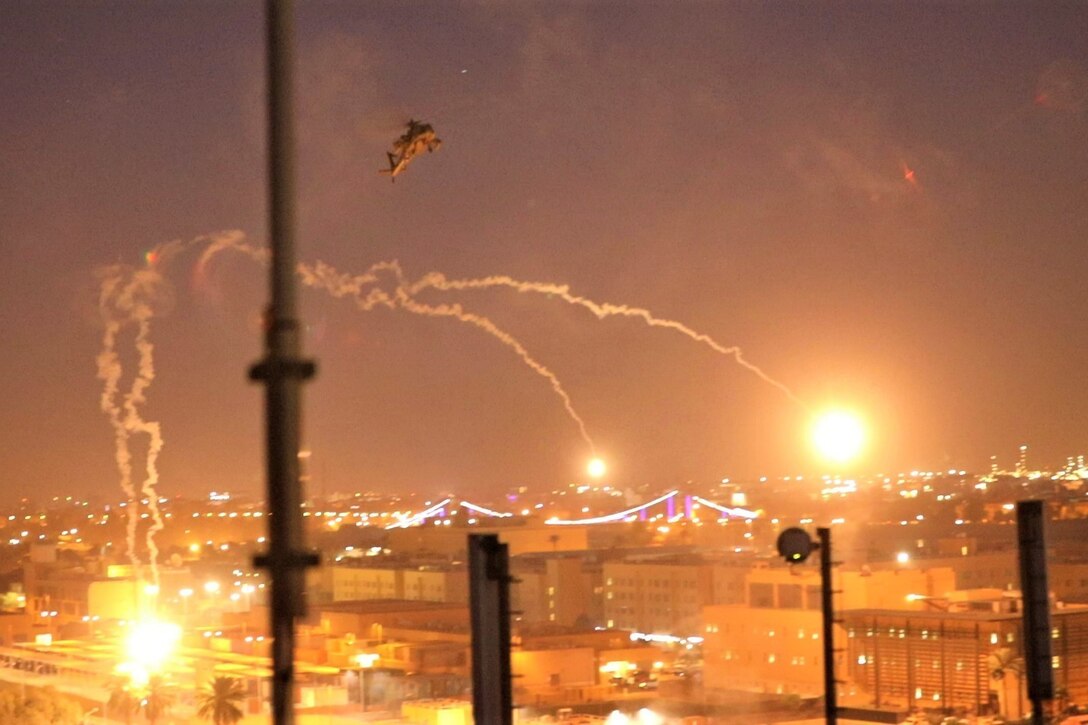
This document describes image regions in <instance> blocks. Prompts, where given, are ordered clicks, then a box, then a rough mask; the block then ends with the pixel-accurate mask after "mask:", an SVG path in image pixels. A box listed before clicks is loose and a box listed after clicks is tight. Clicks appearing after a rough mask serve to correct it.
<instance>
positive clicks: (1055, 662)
mask: <svg viewBox="0 0 1088 725" xmlns="http://www.w3.org/2000/svg"><path fill="white" fill-rule="evenodd" d="M1050 666H1051V667H1052V668H1054V669H1055V670H1059V669H1061V666H1062V658H1061V657H1060V656H1058V655H1054V656H1053V657H1051V658H1050Z"/></svg>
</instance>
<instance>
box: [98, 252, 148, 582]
mask: <svg viewBox="0 0 1088 725" xmlns="http://www.w3.org/2000/svg"><path fill="white" fill-rule="evenodd" d="M151 259H153V257H152V256H151V255H149V260H151ZM100 275H101V277H102V285H101V290H100V294H99V311H100V313H101V315H102V318H103V320H104V322H105V327H106V330H105V333H104V334H103V338H102V351H101V352H100V353H99V355H98V377H99V378H100V379H101V380H102V381H103V389H102V396H101V398H100V406H101V408H102V410H103V412H105V413H106V415H107V416H108V417H109V420H110V425H111V426H112V427H113V431H114V445H115V458H116V462H117V468H118V472H119V473H120V476H121V488H122V490H123V491H124V493H125V496H126V498H127V501H126V505H125V545H126V549H127V554H128V558H129V561H131V562H132V565H133V567H134V568H135V570H136V571H137V573H139V572H140V570H141V567H142V562H141V560H140V557H139V555H138V554H137V551H136V529H137V526H138V524H139V520H140V512H139V508H140V503H141V499H140V496H139V495H138V493H139V494H143V495H144V496H146V498H147V501H148V504H147V505H148V511H149V514H150V516H151V519H152V523H151V525H150V526H149V527H148V530H147V538H146V544H147V550H148V565H149V567H150V570H151V576H152V580H153V582H154V583H155V584H158V566H157V564H158V550H157V548H156V547H155V541H154V539H155V534H156V533H157V532H158V531H160V530H161V529H162V516H161V515H160V513H159V507H158V494H157V493H156V492H155V484H156V483H157V482H158V468H157V462H158V455H159V451H161V450H162V434H161V430H160V427H159V424H158V423H155V422H149V421H146V420H144V418H143V416H142V415H141V414H140V408H141V406H143V404H144V403H145V402H146V401H147V396H146V393H147V388H148V387H149V386H150V385H151V383H152V381H153V380H154V379H155V365H154V347H153V346H152V344H151V341H150V332H151V319H152V317H153V316H154V311H153V309H152V303H153V301H154V299H155V298H156V296H157V294H158V291H157V290H158V287H159V286H160V285H161V284H162V277H161V276H160V275H159V273H158V271H156V270H155V269H154V267H153V266H152V264H149V265H148V267H146V268H144V269H136V270H134V269H132V268H131V267H127V266H123V265H115V266H112V267H107V268H105V269H103V270H101V272H100ZM128 327H134V328H135V342H134V346H135V348H136V355H137V368H136V371H135V373H134V374H133V378H132V384H131V386H130V387H129V389H128V391H127V392H126V393H124V394H121V390H120V387H121V386H120V383H121V377H122V375H123V374H124V366H123V365H122V363H121V358H120V356H119V355H118V352H117V339H118V336H119V335H120V334H121V333H122V332H123V331H124V330H125V329H126V328H128ZM119 398H120V399H119ZM133 434H144V435H146V436H148V438H149V442H148V448H147V456H146V468H145V477H144V479H143V483H142V485H141V486H140V490H139V491H137V489H136V486H135V484H134V483H133V471H132V450H131V440H132V436H133Z"/></svg>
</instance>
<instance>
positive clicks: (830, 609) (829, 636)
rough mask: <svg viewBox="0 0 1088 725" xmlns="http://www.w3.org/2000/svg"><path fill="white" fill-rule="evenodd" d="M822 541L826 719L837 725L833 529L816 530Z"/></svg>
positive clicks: (821, 574)
mask: <svg viewBox="0 0 1088 725" xmlns="http://www.w3.org/2000/svg"><path fill="white" fill-rule="evenodd" d="M816 535H817V536H818V537H819V540H820V611H821V613H822V614H823V639H824V642H823V644H824V719H825V720H826V721H827V725H836V723H837V722H838V718H839V705H838V702H837V698H836V696H835V690H836V688H835V603H834V599H833V597H832V594H834V590H833V589H832V582H831V566H832V561H831V529H822V528H821V529H816Z"/></svg>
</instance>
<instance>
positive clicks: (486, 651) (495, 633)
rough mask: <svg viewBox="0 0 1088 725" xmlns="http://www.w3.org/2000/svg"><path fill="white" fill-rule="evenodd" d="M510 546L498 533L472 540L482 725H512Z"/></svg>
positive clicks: (476, 698)
mask: <svg viewBox="0 0 1088 725" xmlns="http://www.w3.org/2000/svg"><path fill="white" fill-rule="evenodd" d="M509 566H510V563H509V556H508V553H507V548H506V544H502V543H500V542H499V537H498V536H496V535H495V534H470V535H469V537H468V577H469V608H470V610H471V614H472V715H473V720H474V721H475V722H476V723H477V724H478V725H511V724H512V723H513V722H514V697H513V692H512V689H511V683H510V570H509Z"/></svg>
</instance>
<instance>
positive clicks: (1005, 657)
mask: <svg viewBox="0 0 1088 725" xmlns="http://www.w3.org/2000/svg"><path fill="white" fill-rule="evenodd" d="M986 664H987V665H989V667H990V677H991V678H992V679H993V680H994V682H1000V683H1001V689H999V690H998V698H999V701H1000V702H1001V709H1002V711H1003V714H1005V715H1010V714H1011V713H1010V712H1009V711H1010V709H1011V704H1012V703H1010V702H1009V698H1008V681H1007V680H1006V677H1005V675H1006V674H1012V675H1015V676H1016V704H1017V713H1016V716H1017V717H1023V714H1024V693H1023V687H1022V684H1021V682H1022V680H1023V677H1024V660H1023V658H1022V657H1020V656H1019V655H1017V654H1016V652H1014V651H1013V650H1012V649H1010V648H1008V647H1002V648H1001V649H998V650H995V651H994V652H993V653H991V654H990V656H989V657H988V658H987V660H986Z"/></svg>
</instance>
